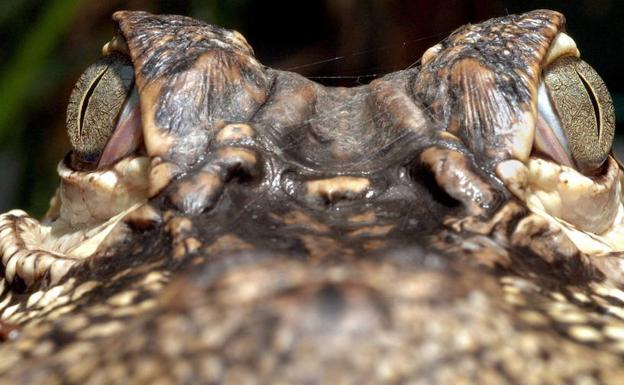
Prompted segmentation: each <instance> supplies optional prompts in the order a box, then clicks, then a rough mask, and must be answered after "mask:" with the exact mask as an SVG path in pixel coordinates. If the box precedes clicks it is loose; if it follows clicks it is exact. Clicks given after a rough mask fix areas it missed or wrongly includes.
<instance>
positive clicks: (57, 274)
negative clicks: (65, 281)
mask: <svg viewBox="0 0 624 385" xmlns="http://www.w3.org/2000/svg"><path fill="white" fill-rule="evenodd" d="M72 265H73V263H71V262H70V261H67V260H64V259H58V260H56V261H54V263H53V264H52V267H51V268H50V284H52V285H53V284H55V283H57V282H58V281H59V280H60V279H61V278H63V277H64V276H65V274H67V272H68V271H69V269H70V268H71V267H72Z"/></svg>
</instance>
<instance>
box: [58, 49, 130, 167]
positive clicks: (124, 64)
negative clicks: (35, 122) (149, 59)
mask: <svg viewBox="0 0 624 385" xmlns="http://www.w3.org/2000/svg"><path fill="white" fill-rule="evenodd" d="M133 83H134V74H133V68H132V64H131V62H130V60H128V59H127V58H126V57H125V56H122V55H117V54H113V55H109V56H106V57H104V58H103V59H101V60H100V61H98V62H96V63H95V64H93V65H91V66H90V67H89V68H87V70H86V71H85V72H84V73H83V74H82V76H81V77H80V79H79V80H78V82H77V83H76V86H75V87H74V90H73V91H72V93H71V96H70V98H69V105H68V107H67V132H68V135H69V140H70V142H71V145H72V147H73V149H74V159H75V162H74V164H78V167H79V168H94V167H96V166H97V165H98V162H100V160H101V157H102V153H103V151H104V149H105V147H106V144H107V143H108V141H109V139H110V138H111V136H112V135H113V132H114V131H115V129H116V128H117V126H118V124H119V123H120V121H121V120H122V117H121V116H122V115H124V114H126V113H127V111H126V110H131V109H132V107H133V106H134V104H136V97H134V96H135V95H136V92H131V91H132V89H133ZM128 106H130V107H129V108H127V107H128ZM76 158H77V159H76Z"/></svg>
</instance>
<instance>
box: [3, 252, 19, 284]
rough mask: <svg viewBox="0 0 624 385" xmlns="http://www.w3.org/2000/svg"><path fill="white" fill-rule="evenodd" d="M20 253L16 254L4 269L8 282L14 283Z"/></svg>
mask: <svg viewBox="0 0 624 385" xmlns="http://www.w3.org/2000/svg"><path fill="white" fill-rule="evenodd" d="M19 254H20V253H16V254H14V255H13V256H12V257H11V259H9V261H8V262H7V264H6V265H5V267H4V277H5V278H6V280H7V281H9V282H13V278H15V269H16V266H17V261H18V260H19V259H20V255H19Z"/></svg>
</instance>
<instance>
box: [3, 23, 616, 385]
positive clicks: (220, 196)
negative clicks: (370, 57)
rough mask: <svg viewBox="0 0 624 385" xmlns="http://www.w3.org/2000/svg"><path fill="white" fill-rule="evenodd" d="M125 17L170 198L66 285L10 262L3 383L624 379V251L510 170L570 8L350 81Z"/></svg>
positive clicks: (132, 220)
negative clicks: (564, 216)
mask: <svg viewBox="0 0 624 385" xmlns="http://www.w3.org/2000/svg"><path fill="white" fill-rule="evenodd" d="M114 20H115V21H116V22H117V23H118V26H119V30H120V33H121V35H122V36H123V37H124V39H125V41H126V43H127V45H128V48H129V52H130V56H131V59H132V61H133V63H134V66H135V71H136V82H137V86H138V88H139V95H140V98H141V107H142V111H143V132H144V139H145V146H146V151H147V153H148V155H149V156H150V157H151V158H152V168H151V173H150V178H151V179H150V182H151V185H150V195H151V198H150V200H149V202H148V204H147V206H144V208H143V210H144V211H142V213H145V212H149V213H150V215H141V213H139V214H136V215H129V217H128V218H127V219H126V221H125V222H124V223H123V224H122V225H120V226H118V228H117V229H116V230H115V231H114V232H113V233H112V234H111V235H110V236H109V238H110V239H109V240H108V241H107V242H106V243H105V246H104V247H101V248H100V250H99V251H98V252H97V253H96V254H95V255H93V256H91V257H89V258H87V259H86V260H85V261H83V262H82V263H79V264H77V265H76V266H74V268H72V269H71V270H70V271H69V273H68V274H67V275H66V276H65V278H63V279H62V280H61V281H60V282H59V283H58V284H56V285H54V286H50V285H47V284H46V283H45V281H43V283H38V284H37V283H35V284H33V285H30V286H25V285H23V284H22V285H19V284H16V283H15V282H14V283H13V284H11V285H9V284H8V283H6V282H5V281H2V297H1V298H0V301H1V303H0V305H1V306H2V309H3V315H2V319H3V322H4V324H2V325H0V326H2V330H0V332H2V335H3V336H4V337H5V338H6V341H5V342H4V343H2V344H1V346H0V357H2V358H1V359H0V372H1V373H2V375H1V376H0V384H15V383H25V384H26V383H27V384H61V383H63V384H65V383H67V384H112V383H124V384H155V383H158V384H181V383H185V384H186V383H188V384H195V383H210V384H217V383H222V384H278V383H279V384H290V383H293V384H294V383H302V384H303V383H305V384H403V383H414V384H420V383H423V384H425V383H426V384H449V383H466V384H541V383H544V384H545V383H548V384H570V383H583V384H585V383H587V384H597V383H607V384H608V383H611V384H616V383H620V382H621V380H622V378H624V377H623V376H624V369H623V366H622V363H623V360H622V354H623V353H624V311H623V309H624V306H623V305H624V302H623V301H624V291H622V290H620V289H619V288H618V287H619V285H620V282H619V276H617V275H616V274H611V275H609V274H608V271H609V269H610V268H615V267H616V266H617V265H618V263H619V260H620V257H619V256H618V255H606V256H602V257H592V259H590V258H589V257H587V256H585V255H583V254H581V253H580V252H579V251H578V250H577V249H576V248H575V247H574V245H573V244H572V243H571V242H570V241H569V240H568V238H566V236H565V235H563V234H561V233H560V232H558V231H557V230H554V229H552V228H551V227H549V226H548V225H547V224H546V223H545V221H543V220H541V219H540V218H538V217H536V216H535V215H533V214H530V213H529V211H528V210H527V208H526V207H525V206H524V205H523V204H522V203H520V202H519V201H517V200H516V199H515V198H513V197H512V195H511V194H510V193H509V192H508V191H507V190H506V189H505V188H504V186H503V185H502V184H501V183H500V182H499V181H498V180H497V178H496V177H495V175H494V167H495V165H496V163H497V162H498V161H500V160H505V159H510V158H513V157H516V158H521V157H522V154H520V155H518V154H514V151H513V149H512V147H513V145H512V143H513V142H514V140H515V139H514V137H513V136H514V135H515V131H512V130H510V127H511V126H513V125H514V124H515V123H517V122H519V121H522V120H523V119H526V113H527V112H529V113H530V112H534V110H535V93H536V92H535V89H536V84H537V81H538V76H539V73H540V65H541V61H542V59H543V57H544V55H545V53H546V51H547V49H548V46H549V44H550V42H551V41H552V39H553V38H554V36H555V35H556V33H557V32H558V31H560V30H561V28H562V27H563V24H564V19H563V16H561V15H560V14H558V13H555V12H551V11H535V12H532V13H528V14H525V15H521V16H507V17H504V18H500V19H495V20H491V21H488V22H486V23H483V24H479V25H475V26H468V27H464V28H461V29H459V30H458V31H457V32H455V33H453V34H452V35H451V36H450V37H449V38H447V39H446V40H444V41H443V42H442V43H441V46H440V47H439V48H440V50H439V53H438V54H437V55H435V57H433V58H431V59H430V60H428V61H426V63H425V64H424V65H423V66H422V67H419V68H413V69H409V70H405V71H401V72H398V73H393V74H390V75H388V76H385V77H383V78H381V79H378V80H375V81H373V82H372V83H371V84H370V85H367V86H362V87H357V88H353V89H344V88H339V89H333V88H325V87H323V86H320V85H318V84H315V83H313V82H311V81H309V80H307V79H304V78H302V77H300V76H298V75H296V74H293V73H288V72H282V71H277V70H273V69H270V68H266V67H263V66H262V65H260V64H259V63H258V62H257V61H256V60H255V59H254V58H253V55H252V50H251V48H250V47H249V46H248V45H247V43H246V42H245V41H244V39H243V38H242V37H241V36H240V35H238V34H236V33H233V32H230V31H225V30H222V29H219V28H216V27H212V26H208V25H206V24H203V23H201V22H198V21H196V20H193V19H189V18H185V17H179V16H153V15H149V14H146V13H141V12H119V13H116V14H115V16H114ZM505 50H508V52H505ZM475 71H477V72H475ZM479 71H487V72H486V75H485V76H480V77H477V76H473V77H471V76H472V75H474V74H475V73H479ZM480 73H481V75H483V74H484V72H480ZM483 79H487V82H489V83H488V84H487V86H488V88H487V89H488V90H489V92H490V93H489V94H488V95H474V94H470V92H474V91H475V90H480V88H479V87H478V86H479V85H478V84H475V83H474V82H478V81H481V80H483ZM493 101H495V102H496V103H494V104H487V103H488V102H493ZM527 155H528V154H527ZM146 218H148V219H150V218H151V220H148V219H146ZM18 283H19V282H18ZM16 327H17V330H18V332H17V334H18V336H17V337H14V335H15V328H16Z"/></svg>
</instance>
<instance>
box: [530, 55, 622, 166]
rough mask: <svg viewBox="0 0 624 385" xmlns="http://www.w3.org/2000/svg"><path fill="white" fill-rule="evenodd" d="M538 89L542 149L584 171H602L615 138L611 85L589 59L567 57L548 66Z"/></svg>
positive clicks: (538, 137)
mask: <svg viewBox="0 0 624 385" xmlns="http://www.w3.org/2000/svg"><path fill="white" fill-rule="evenodd" d="M543 80H544V81H543V82H542V84H541V86H540V89H539V92H538V111H539V117H538V124H537V132H536V146H537V148H538V149H539V150H540V151H542V152H544V153H546V154H547V155H549V156H551V157H552V158H553V159H554V160H555V161H558V162H559V163H561V164H564V165H567V166H571V167H576V168H577V169H578V170H579V171H580V172H581V173H583V174H585V175H593V174H596V173H598V172H599V171H600V170H601V168H602V165H603V164H604V162H605V160H606V159H607V157H608V155H609V152H610V151H611V145H612V143H613V135H614V131H615V112H614V109H613V102H612V100H611V96H610V95H609V91H608V90H607V86H606V85H605V84H604V82H603V81H602V79H601V78H600V76H599V75H598V74H597V73H596V71H595V70H594V69H593V68H592V67H590V66H589V64H587V63H585V62H584V61H582V60H580V59H578V58H576V57H573V56H565V57H561V58H559V59H557V60H555V61H554V62H553V63H552V64H551V65H550V66H548V68H546V69H545V70H544V78H543Z"/></svg>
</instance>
